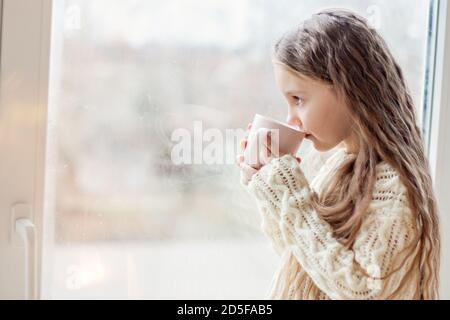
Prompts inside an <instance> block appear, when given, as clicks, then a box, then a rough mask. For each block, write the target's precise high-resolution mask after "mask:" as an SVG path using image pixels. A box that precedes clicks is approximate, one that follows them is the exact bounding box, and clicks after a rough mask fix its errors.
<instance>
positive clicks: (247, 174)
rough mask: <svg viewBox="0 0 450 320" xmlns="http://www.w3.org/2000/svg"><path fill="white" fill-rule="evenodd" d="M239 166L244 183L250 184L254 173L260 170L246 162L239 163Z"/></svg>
mask: <svg viewBox="0 0 450 320" xmlns="http://www.w3.org/2000/svg"><path fill="white" fill-rule="evenodd" d="M239 166H240V167H241V183H242V184H244V185H248V183H249V182H250V180H251V179H252V177H253V175H254V174H255V173H256V172H258V170H256V169H255V168H253V167H250V166H249V165H248V164H246V163H245V162H241V163H240V164H239Z"/></svg>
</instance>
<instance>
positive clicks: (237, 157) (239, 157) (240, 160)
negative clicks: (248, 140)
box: [236, 154, 244, 164]
mask: <svg viewBox="0 0 450 320" xmlns="http://www.w3.org/2000/svg"><path fill="white" fill-rule="evenodd" d="M243 161H244V156H243V155H242V154H238V155H237V156H236V163H237V164H240V163H241V162H243Z"/></svg>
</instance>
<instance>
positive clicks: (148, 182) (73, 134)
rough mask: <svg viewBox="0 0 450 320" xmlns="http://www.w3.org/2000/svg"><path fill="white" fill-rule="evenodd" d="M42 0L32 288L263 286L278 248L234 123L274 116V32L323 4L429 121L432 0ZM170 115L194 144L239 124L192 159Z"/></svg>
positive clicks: (167, 294)
mask: <svg viewBox="0 0 450 320" xmlns="http://www.w3.org/2000/svg"><path fill="white" fill-rule="evenodd" d="M5 2H6V3H7V4H8V5H10V6H11V7H10V8H11V9H12V8H13V7H14V6H17V4H16V5H14V4H13V2H9V3H8V0H6V1H5ZM16 3H24V2H23V1H22V0H20V1H18V2H16ZM42 3H44V8H45V4H46V3H48V4H49V5H51V9H52V10H51V14H52V15H51V20H50V19H49V21H51V23H52V29H51V30H52V31H51V47H50V48H51V51H50V55H49V57H50V60H49V61H50V62H49V63H50V65H49V70H50V73H49V81H48V83H49V88H48V93H49V99H48V104H47V105H48V108H46V112H47V113H46V119H47V121H46V130H47V131H46V135H45V139H44V140H45V152H46V153H45V154H46V157H45V163H44V164H45V165H44V166H43V171H44V172H43V174H44V175H45V188H44V189H43V190H44V191H43V192H42V198H43V207H42V212H43V215H42V216H43V220H42V228H43V230H44V233H43V234H42V270H41V271H42V279H41V282H40V290H41V291H40V292H41V297H43V298H63V299H78V298H88V299H89V298H138V299H140V298H142V299H148V298H150V299H161V298H174V299H178V298H181V299H182V298H189V299H196V298H200V299H202V298H207V299H245V298H249V299H258V298H262V297H263V296H264V294H265V291H266V290H267V289H268V286H269V284H270V281H271V277H272V275H273V272H274V271H275V268H276V266H277V262H278V257H277V256H276V254H275V253H274V251H273V250H272V249H271V247H270V244H269V242H268V241H267V240H266V239H265V238H264V236H263V235H262V233H261V231H260V226H259V216H258V212H257V211H256V208H255V207H254V204H253V202H252V200H251V199H250V198H249V197H248V195H247V194H246V193H245V190H244V189H243V188H242V187H241V186H240V185H239V176H238V175H239V172H238V170H237V167H236V166H235V165H234V163H233V162H234V158H235V157H234V155H235V153H236V150H237V142H238V141H239V137H240V135H242V133H243V132H241V131H239V130H237V129H239V128H245V127H246V125H247V123H248V122H249V121H250V120H251V118H252V115H253V114H254V113H256V112H257V113H262V114H268V115H271V116H273V117H277V118H279V119H281V120H283V119H284V118H285V112H286V110H285V102H284V101H283V99H282V97H281V95H280V94H279V93H278V92H277V89H276V86H275V83H274V79H273V74H272V65H271V62H270V55H269V53H270V46H271V45H272V44H273V43H274V42H275V40H276V39H277V38H278V37H279V36H280V35H281V34H282V33H283V32H284V31H285V30H286V29H288V28H290V27H292V26H294V25H296V24H297V23H298V22H299V21H301V20H303V19H305V18H307V17H308V16H310V15H311V13H313V12H315V11H317V10H318V9H320V8H322V7H345V8H348V9H353V10H355V11H357V12H359V13H361V14H362V15H364V16H366V17H367V18H368V19H369V22H370V23H371V24H372V25H373V26H374V27H375V28H377V29H378V30H379V31H380V32H381V34H382V35H383V36H384V37H385V39H386V41H387V43H388V45H389V47H390V49H391V50H392V52H393V54H394V56H395V57H396V58H397V60H398V62H399V63H400V65H401V66H402V68H403V70H404V71H405V76H406V79H407V81H408V84H409V87H410V89H411V93H412V96H413V99H414V102H415V104H416V106H417V108H418V109H417V112H418V119H420V121H421V122H422V119H423V118H425V119H428V118H427V115H426V114H425V113H423V110H427V109H424V108H423V105H424V104H423V101H428V102H429V100H428V99H427V96H425V95H424V79H425V77H426V74H425V70H426V65H427V64H426V63H428V65H429V64H430V62H429V60H427V59H426V53H427V39H428V36H429V35H428V30H429V26H430V22H429V19H430V15H429V14H428V12H429V8H431V7H432V6H431V4H432V2H430V1H422V0H417V1H414V4H412V3H411V0H398V1H395V2H386V1H381V0H379V1H368V0H367V1H366V0H365V1H356V0H345V1H342V0H341V1H331V0H320V1H312V0H311V1H310V0H307V1H306V0H305V1H295V0H283V1H259V0H246V1H239V2H230V1H225V0H221V1H214V2H205V1H200V0H189V1H181V0H170V1H165V2H161V1H144V0H133V1H121V0H108V1H106V0H89V1H88V0H65V1H48V0H43V1H42ZM8 12H9V11H8ZM11 12H12V13H11V14H13V13H14V14H20V10H17V11H14V10H11ZM36 12H40V11H39V10H36ZM48 12H50V10H48ZM405 12H407V14H405ZM43 19H44V21H45V17H44V18H43ZM42 32H45V29H44V30H43V31H42ZM3 37H4V35H3ZM2 53H3V49H2ZM2 60H3V57H2ZM427 61H428V62H427ZM3 80H4V78H3V75H2V81H3ZM2 88H3V86H2ZM2 102H3V100H2ZM430 103H431V102H430ZM47 105H46V106H47ZM425 122H426V121H425ZM178 129H184V130H185V132H188V133H190V134H191V135H190V138H191V139H192V140H191V142H192V143H193V144H195V143H196V142H197V145H198V142H199V141H202V143H203V146H202V147H203V148H205V147H206V146H207V145H208V143H209V142H210V141H211V140H208V137H207V135H205V132H208V130H214V129H217V130H218V131H219V132H220V133H223V135H222V136H223V137H225V136H226V135H225V132H226V130H227V129H234V130H235V132H237V135H234V136H233V135H232V136H230V137H228V138H227V139H225V140H222V141H221V142H220V145H221V148H222V150H223V154H221V155H220V156H219V157H218V159H220V160H221V161H218V162H216V163H213V164H206V163H204V162H203V161H200V163H195V159H194V158H195V152H196V151H198V150H196V149H195V148H194V149H193V150H192V151H193V153H192V160H193V161H192V162H193V163H192V164H182V165H176V164H174V163H173V161H172V160H171V155H172V154H171V152H172V151H173V147H174V145H176V141H174V139H173V138H174V135H173V134H174V132H176V130H178ZM210 132H211V131H210ZM216 132H217V131H216ZM196 139H197V140H196ZM209 139H211V136H209ZM310 147H311V146H310V145H308V143H307V142H305V143H304V144H303V145H302V149H301V150H300V153H302V152H306V150H307V149H308V148H310ZM37 148H38V149H39V148H41V149H42V150H44V147H43V146H40V147H39V146H38V147H37ZM202 150H204V149H202ZM202 150H200V151H199V152H200V153H201V152H202ZM230 159H231V161H230ZM38 168H39V167H38ZM0 268H1V267H0Z"/></svg>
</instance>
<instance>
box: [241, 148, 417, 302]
mask: <svg viewBox="0 0 450 320" xmlns="http://www.w3.org/2000/svg"><path fill="white" fill-rule="evenodd" d="M248 191H249V192H250V194H252V196H253V198H254V199H255V200H256V203H257V206H258V208H259V210H260V211H261V212H262V213H263V215H264V216H265V217H266V220H265V221H266V222H267V224H274V225H273V226H272V225H271V226H270V227H268V226H266V229H268V230H272V231H271V232H269V233H266V235H268V236H269V237H270V238H271V239H272V240H273V241H274V242H273V243H275V244H276V245H277V246H278V247H276V248H286V247H288V248H289V249H290V250H292V253H293V254H294V256H295V257H296V259H297V260H298V262H299V263H300V265H301V266H302V268H303V269H304V270H305V271H306V272H307V273H308V275H309V276H310V277H311V279H312V280H313V281H314V283H315V284H316V285H317V287H318V288H319V289H321V290H322V291H323V292H324V293H326V294H327V295H328V296H329V297H330V298H332V299H384V298H388V297H389V296H390V295H391V294H392V293H394V292H395V291H396V289H397V288H398V287H399V286H400V284H401V282H402V280H403V277H404V273H405V270H407V268H409V267H410V266H411V263H413V261H414V259H413V258H414V256H415V255H416V253H417V247H418V246H417V245H416V244H417V237H416V236H415V235H416V234H417V231H416V225H415V223H414V218H413V215H412V212H411V210H410V208H409V206H408V203H407V198H406V188H405V187H404V186H403V184H402V183H401V182H400V180H399V177H398V175H397V174H396V173H395V170H393V169H390V168H389V167H386V168H385V170H382V171H380V173H379V174H377V182H376V185H375V188H374V192H373V196H372V202H371V203H370V206H369V210H370V212H368V214H367V216H366V217H365V219H364V222H363V223H362V225H361V228H360V230H359V232H358V235H357V237H356V239H355V242H354V244H353V246H352V248H350V249H348V248H347V247H345V246H343V245H342V244H341V243H340V242H339V241H337V240H336V239H335V238H334V236H333V231H332V228H331V226H330V225H329V224H328V223H327V222H326V221H324V220H323V219H321V218H320V217H319V216H318V214H317V213H316V212H315V210H314V209H313V207H312V205H311V195H312V192H313V191H312V190H311V189H310V187H309V184H308V181H307V180H306V178H305V176H304V174H303V172H302V170H301V169H300V167H299V166H298V164H297V162H296V161H295V159H294V158H293V157H292V156H290V155H285V156H282V157H281V158H275V159H273V160H272V161H271V162H270V163H269V164H267V165H266V166H264V167H263V168H261V169H260V170H259V171H258V173H256V174H255V175H254V176H253V177H252V180H251V181H250V183H249V185H248Z"/></svg>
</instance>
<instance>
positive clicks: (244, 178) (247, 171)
mask: <svg viewBox="0 0 450 320" xmlns="http://www.w3.org/2000/svg"><path fill="white" fill-rule="evenodd" d="M251 128H252V123H251V122H250V123H249V124H248V125H247V132H248V131H250V129H251ZM240 148H241V154H238V155H237V157H236V163H237V164H238V165H239V167H240V168H241V183H242V184H244V185H248V183H249V182H250V180H251V179H252V176H253V175H254V174H255V173H256V172H258V170H257V169H255V168H253V167H251V166H249V165H248V164H247V163H246V162H245V161H244V155H243V153H244V151H245V149H246V148H247V139H246V138H244V139H242V140H241V142H240Z"/></svg>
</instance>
